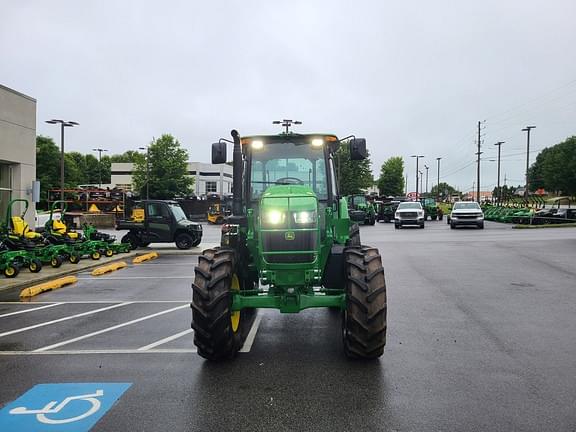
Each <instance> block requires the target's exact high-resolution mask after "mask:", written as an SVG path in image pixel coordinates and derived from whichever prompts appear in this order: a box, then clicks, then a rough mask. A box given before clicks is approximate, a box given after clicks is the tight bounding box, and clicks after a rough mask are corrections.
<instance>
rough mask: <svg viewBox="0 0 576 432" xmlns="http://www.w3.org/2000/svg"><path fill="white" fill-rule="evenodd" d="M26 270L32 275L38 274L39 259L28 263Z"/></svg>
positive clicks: (40, 265) (39, 267) (40, 264)
mask: <svg viewBox="0 0 576 432" xmlns="http://www.w3.org/2000/svg"><path fill="white" fill-rule="evenodd" d="M28 270H30V271H31V272H32V273H38V272H39V271H40V270H42V262H41V261H40V260H39V259H33V260H32V261H30V264H28Z"/></svg>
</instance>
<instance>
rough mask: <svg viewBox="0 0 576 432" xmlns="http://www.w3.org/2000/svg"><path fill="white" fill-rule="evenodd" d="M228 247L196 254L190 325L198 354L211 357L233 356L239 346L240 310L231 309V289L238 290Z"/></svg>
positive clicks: (233, 264)
mask: <svg viewBox="0 0 576 432" xmlns="http://www.w3.org/2000/svg"><path fill="white" fill-rule="evenodd" d="M235 261H236V256H235V253H234V251H233V250H230V249H207V250H205V251H204V253H203V254H202V255H200V256H199V257H198V266H197V267H196V268H195V269H194V270H195V273H196V276H195V278H194V283H193V284H192V303H191V304H190V307H191V308H192V328H193V329H194V344H195V345H196V346H197V347H198V354H199V355H201V356H202V357H204V358H206V359H208V360H213V361H219V360H226V359H231V358H233V357H234V356H235V355H236V353H237V352H238V350H239V349H240V348H241V346H242V336H241V335H242V326H243V321H244V320H243V315H244V314H242V312H241V311H240V312H232V311H231V309H230V306H231V304H232V297H231V292H232V291H233V290H238V289H240V281H239V279H238V276H237V275H236V273H235V272H234V269H235V264H236V263H235Z"/></svg>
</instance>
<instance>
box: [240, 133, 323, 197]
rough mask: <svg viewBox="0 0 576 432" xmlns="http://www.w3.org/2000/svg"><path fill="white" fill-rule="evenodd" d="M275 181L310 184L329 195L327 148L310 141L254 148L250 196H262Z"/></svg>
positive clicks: (320, 195)
mask: <svg viewBox="0 0 576 432" xmlns="http://www.w3.org/2000/svg"><path fill="white" fill-rule="evenodd" d="M273 185H305V186H309V187H310V188H311V189H312V190H313V191H314V192H315V193H316V196H317V197H318V199H320V200H324V199H327V198H328V188H327V182H326V162H325V158H324V149H323V148H322V147H315V146H313V145H310V144H307V143H306V144H303V143H302V144H300V143H291V142H287V143H270V144H265V145H264V146H263V147H262V148H260V149H257V150H253V151H252V165H251V175H250V191H251V192H250V197H251V199H258V198H259V197H260V196H261V195H262V193H263V192H264V191H265V190H266V189H267V188H268V187H269V186H273Z"/></svg>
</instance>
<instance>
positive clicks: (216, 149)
mask: <svg viewBox="0 0 576 432" xmlns="http://www.w3.org/2000/svg"><path fill="white" fill-rule="evenodd" d="M212 163H213V164H222V163H226V143H225V142H217V143H214V144H212Z"/></svg>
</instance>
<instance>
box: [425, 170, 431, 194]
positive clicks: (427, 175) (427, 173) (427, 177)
mask: <svg viewBox="0 0 576 432" xmlns="http://www.w3.org/2000/svg"><path fill="white" fill-rule="evenodd" d="M424 168H426V195H428V169H430V167H429V166H428V165H424Z"/></svg>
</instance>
